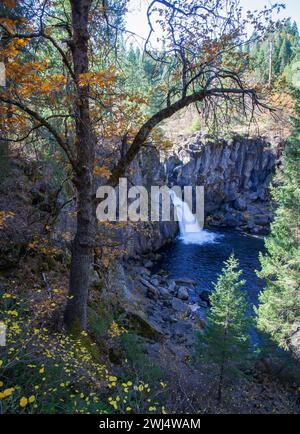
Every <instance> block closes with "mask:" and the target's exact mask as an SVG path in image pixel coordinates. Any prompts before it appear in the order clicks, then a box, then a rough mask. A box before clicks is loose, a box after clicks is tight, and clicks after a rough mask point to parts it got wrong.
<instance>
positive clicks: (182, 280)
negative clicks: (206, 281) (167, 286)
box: [175, 277, 196, 285]
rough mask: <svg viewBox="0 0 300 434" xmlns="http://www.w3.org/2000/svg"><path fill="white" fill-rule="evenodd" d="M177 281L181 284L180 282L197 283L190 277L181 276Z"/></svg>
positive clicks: (185, 283) (186, 283)
mask: <svg viewBox="0 0 300 434" xmlns="http://www.w3.org/2000/svg"><path fill="white" fill-rule="evenodd" d="M175 282H176V283H177V284H178V285H180V284H184V285H195V284H196V282H195V280H192V279H189V278H188V277H180V278H177V279H175Z"/></svg>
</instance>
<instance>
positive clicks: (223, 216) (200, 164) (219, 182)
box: [165, 133, 282, 234]
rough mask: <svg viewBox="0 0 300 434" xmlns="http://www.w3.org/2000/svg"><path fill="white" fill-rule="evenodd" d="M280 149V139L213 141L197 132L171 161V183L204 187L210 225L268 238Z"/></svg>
mask: <svg viewBox="0 0 300 434" xmlns="http://www.w3.org/2000/svg"><path fill="white" fill-rule="evenodd" d="M281 150H282V144H281V141H280V138H279V137H275V138H273V139H272V140H269V139H266V138H247V137H239V136H236V137H234V138H233V139H231V140H228V141H226V140H221V141H213V140H211V139H209V138H208V137H203V136H202V135H201V133H197V134H194V135H193V136H192V137H191V138H189V139H185V141H184V142H183V143H182V144H181V145H180V146H179V147H177V149H176V151H175V152H174V155H171V156H170V157H169V158H168V159H167V161H166V165H165V166H166V172H167V176H168V182H169V185H175V184H176V185H180V186H184V185H203V186H204V189H205V216H206V224H207V225H210V226H219V227H232V228H240V229H242V230H246V231H249V232H251V233H256V234H258V233H266V232H267V230H268V227H269V223H270V221H271V219H272V212H271V209H270V193H269V185H270V181H271V178H272V176H273V174H274V171H275V168H276V166H277V165H278V164H279V163H280V155H281Z"/></svg>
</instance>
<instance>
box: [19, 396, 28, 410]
mask: <svg viewBox="0 0 300 434" xmlns="http://www.w3.org/2000/svg"><path fill="white" fill-rule="evenodd" d="M27 404H28V399H27V398H26V397H25V396H22V398H21V399H20V407H22V408H24V407H26V405H27Z"/></svg>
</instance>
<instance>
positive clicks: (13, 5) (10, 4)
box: [2, 0, 16, 9]
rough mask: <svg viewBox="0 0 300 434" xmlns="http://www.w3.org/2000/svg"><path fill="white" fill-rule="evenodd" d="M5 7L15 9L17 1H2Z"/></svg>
mask: <svg viewBox="0 0 300 434" xmlns="http://www.w3.org/2000/svg"><path fill="white" fill-rule="evenodd" d="M2 1H3V3H4V4H5V6H7V7H8V8H10V9H13V8H15V7H16V0H2Z"/></svg>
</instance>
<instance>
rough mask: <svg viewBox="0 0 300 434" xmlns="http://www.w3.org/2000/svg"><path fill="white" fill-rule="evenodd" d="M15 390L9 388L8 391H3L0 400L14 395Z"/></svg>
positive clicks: (0, 393)
mask: <svg viewBox="0 0 300 434" xmlns="http://www.w3.org/2000/svg"><path fill="white" fill-rule="evenodd" d="M14 391H15V389H14V388H13V387H10V388H9V389H5V390H4V391H3V392H0V399H4V398H7V397H8V396H10V395H12V394H13V393H14Z"/></svg>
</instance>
